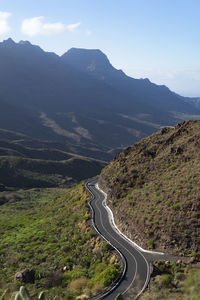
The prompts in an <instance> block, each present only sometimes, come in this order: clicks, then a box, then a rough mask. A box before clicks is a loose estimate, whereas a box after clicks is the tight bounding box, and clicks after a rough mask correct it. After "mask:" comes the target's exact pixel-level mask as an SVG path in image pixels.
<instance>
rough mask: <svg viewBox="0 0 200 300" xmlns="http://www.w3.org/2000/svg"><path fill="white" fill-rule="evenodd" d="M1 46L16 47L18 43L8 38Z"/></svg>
mask: <svg viewBox="0 0 200 300" xmlns="http://www.w3.org/2000/svg"><path fill="white" fill-rule="evenodd" d="M1 44H2V45H5V46H9V47H10V46H14V45H16V43H15V42H14V41H13V39H11V38H8V39H7V40H4V41H3V42H1Z"/></svg>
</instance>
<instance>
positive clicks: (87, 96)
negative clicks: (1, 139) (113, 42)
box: [0, 39, 200, 160]
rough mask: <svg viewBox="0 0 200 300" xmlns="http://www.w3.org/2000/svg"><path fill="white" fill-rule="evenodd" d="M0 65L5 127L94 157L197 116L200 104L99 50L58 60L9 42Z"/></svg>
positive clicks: (1, 124)
mask: <svg viewBox="0 0 200 300" xmlns="http://www.w3.org/2000/svg"><path fill="white" fill-rule="evenodd" d="M0 66H1V72H0V108H1V109H0V128H2V129H4V130H10V131H15V132H18V133H22V134H25V135H26V136H29V138H33V139H37V140H38V139H40V140H46V141H47V140H48V141H51V142H56V143H63V144H65V145H66V148H67V147H68V146H67V145H69V144H70V147H71V148H73V146H74V148H76V149H77V147H82V149H83V148H84V149H87V150H86V152H87V153H86V155H87V154H88V153H90V155H89V156H91V157H93V158H98V159H99V153H100V152H101V153H102V159H104V160H105V159H106V160H109V159H110V158H111V157H112V156H113V155H114V154H115V153H116V152H117V151H118V150H116V149H121V148H124V147H126V146H128V145H130V144H132V143H134V142H136V141H138V140H139V139H141V138H142V137H145V136H147V135H149V134H150V133H152V132H154V131H156V130H157V129H159V128H161V127H162V126H166V125H169V126H173V125H174V124H176V123H177V122H179V121H180V120H183V119H187V118H194V117H196V115H200V108H199V106H198V105H196V103H194V102H195V101H196V99H190V98H185V97H182V96H180V95H177V94H175V93H173V92H171V91H170V90H169V89H168V88H167V87H166V86H159V85H156V84H153V83H151V82H150V81H149V80H148V79H133V78H131V77H128V76H127V75H126V74H125V73H124V72H123V71H121V70H117V69H115V68H114V67H113V66H112V65H111V64H110V62H109V60H108V58H107V57H106V55H105V54H103V53H102V52H101V51H100V50H86V49H75V48H72V49H70V50H69V51H68V52H66V53H65V54H64V55H62V56H61V57H60V56H58V55H56V54H55V53H49V52H45V51H43V50H42V49H41V48H40V47H38V46H34V45H32V44H31V43H29V42H28V41H21V42H19V43H15V42H14V41H13V40H12V39H8V40H5V41H3V42H2V43H0ZM195 105H196V106H195ZM29 142H30V140H29ZM23 143H24V142H23ZM62 150H63V149H62ZM75 152H76V151H75ZM95 153H98V154H97V155H95ZM81 154H82V153H81Z"/></svg>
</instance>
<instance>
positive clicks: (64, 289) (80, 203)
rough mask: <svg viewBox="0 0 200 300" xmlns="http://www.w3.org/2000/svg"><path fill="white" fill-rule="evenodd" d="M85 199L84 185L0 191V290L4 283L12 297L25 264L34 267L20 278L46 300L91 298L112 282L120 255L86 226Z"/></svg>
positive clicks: (32, 293)
mask: <svg viewBox="0 0 200 300" xmlns="http://www.w3.org/2000/svg"><path fill="white" fill-rule="evenodd" d="M87 200H88V194H87V193H86V192H85V189H84V185H83V184H80V185H78V186H76V187H74V188H73V189H58V188H56V189H38V188H37V189H31V190H26V191H24V190H19V191H15V192H3V193H0V236H1V245H0V295H2V293H3V291H4V290H5V289H6V288H9V290H10V295H9V297H8V298H6V299H9V300H11V299H13V300H14V299H15V298H14V295H13V296H11V295H12V294H13V293H14V292H15V291H17V290H18V289H19V286H21V285H22V283H21V282H19V281H17V280H14V276H15V274H16V273H17V272H19V271H22V270H24V269H29V270H33V271H34V272H35V273H34V274H35V275H34V277H33V282H32V283H28V282H27V283H23V285H25V286H26V287H27V288H28V289H29V291H30V293H31V296H32V295H34V299H35V298H36V297H35V296H36V294H38V293H39V291H41V290H45V291H46V294H47V299H55V298H56V299H57V298H58V299H66V300H73V299H76V297H77V296H78V295H80V294H85V295H87V296H88V297H91V296H92V295H95V294H98V293H99V292H101V291H103V290H105V289H106V288H107V287H108V286H109V285H110V284H111V283H112V282H114V281H115V279H116V278H117V277H118V276H119V273H120V272H121V268H120V263H119V258H118V257H117V254H116V253H115V252H114V251H113V250H112V249H111V248H110V247H109V246H108V245H107V244H106V243H105V242H104V241H102V240H101V238H99V237H98V236H97V235H96V233H95V231H94V230H93V229H92V228H91V227H90V222H89V219H90V218H91V213H90V209H89V206H88V204H87ZM54 297H55V298H54Z"/></svg>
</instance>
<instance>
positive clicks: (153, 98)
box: [62, 48, 196, 122]
mask: <svg viewBox="0 0 200 300" xmlns="http://www.w3.org/2000/svg"><path fill="white" fill-rule="evenodd" d="M62 59H63V61H65V62H67V63H68V64H70V65H71V66H73V67H76V68H77V69H79V70H81V71H84V72H86V73H87V74H90V75H91V76H92V77H95V78H97V79H98V80H100V81H103V82H106V83H108V84H109V85H110V86H112V87H113V88H115V89H117V90H119V91H120V92H123V93H124V94H125V95H129V96H131V97H132V103H134V106H135V107H137V108H138V109H140V110H141V111H140V112H141V113H142V112H143V113H145V111H146V113H147V112H149V113H150V114H152V116H149V117H150V119H149V120H151V121H153V120H154V122H155V120H158V121H160V122H162V121H163V120H165V121H166V120H167V118H166V117H167V116H168V115H169V113H170V112H177V111H178V112H182V113H190V114H194V112H195V111H196V110H195V109H194V108H193V107H192V105H190V104H189V100H190V98H185V97H181V96H179V95H177V94H175V93H173V92H172V91H170V90H169V89H168V88H167V87H166V86H164V85H156V84H154V83H152V82H150V81H149V80H148V79H147V78H145V79H134V78H131V77H129V76H127V75H126V74H125V73H124V72H123V71H122V70H117V69H115V68H114V67H113V66H112V65H111V63H110V62H109V60H108V58H107V57H106V55H105V54H104V53H102V52H101V51H100V50H87V49H76V48H72V49H70V50H69V51H68V52H67V53H65V54H64V55H63V56H62ZM187 100H188V101H187ZM159 111H162V112H163V114H162V118H159V115H158V112H159ZM171 118H172V119H173V116H171Z"/></svg>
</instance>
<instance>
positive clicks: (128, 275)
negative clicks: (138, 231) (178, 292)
mask: <svg viewBox="0 0 200 300" xmlns="http://www.w3.org/2000/svg"><path fill="white" fill-rule="evenodd" d="M96 182H97V181H91V182H88V183H87V185H86V186H87V188H88V190H89V191H90V192H91V194H92V199H91V201H90V206H91V209H92V211H93V224H94V227H95V229H96V230H97V231H98V233H99V234H101V235H102V236H103V237H104V238H105V239H106V240H107V241H108V242H109V243H110V244H111V245H112V246H114V248H116V249H117V250H118V252H120V254H121V256H122V259H123V262H124V267H125V268H124V274H123V276H122V278H121V280H120V281H119V282H118V284H117V285H116V286H115V287H114V288H113V289H111V290H110V291H109V292H108V293H107V294H105V295H103V296H102V297H100V299H106V300H114V299H115V298H116V296H117V295H118V294H122V295H123V297H124V299H126V300H133V299H136V298H137V297H138V296H139V294H140V293H141V292H142V291H143V290H144V289H145V288H146V286H147V285H148V282H149V276H150V264H149V262H148V261H149V260H148V258H147V257H148V255H147V256H146V255H145V254H146V253H144V252H143V251H140V249H138V248H137V247H135V246H134V245H133V244H132V243H130V242H129V241H128V240H127V239H125V238H124V237H123V236H121V235H120V234H119V232H118V231H117V230H116V229H115V228H114V226H113V224H112V221H111V218H110V214H109V211H108V209H107V207H106V205H105V203H104V202H105V196H104V194H103V193H102V192H101V191H99V190H98V189H97V188H96V187H95V184H96Z"/></svg>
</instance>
